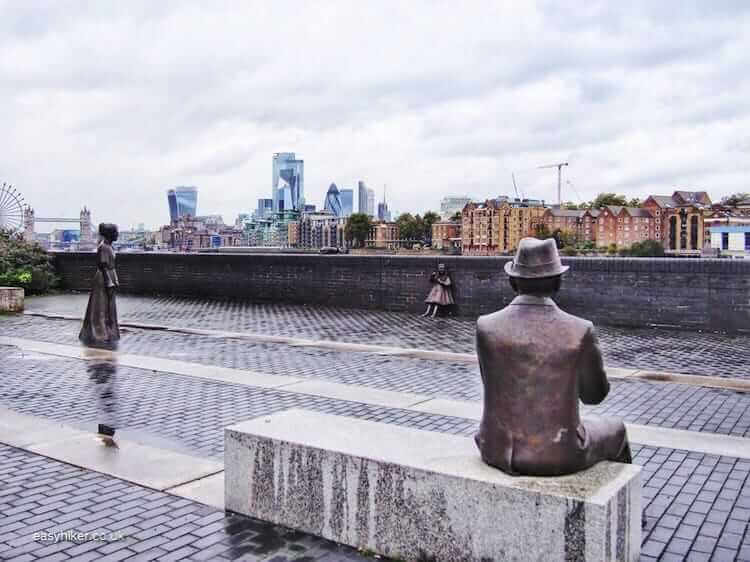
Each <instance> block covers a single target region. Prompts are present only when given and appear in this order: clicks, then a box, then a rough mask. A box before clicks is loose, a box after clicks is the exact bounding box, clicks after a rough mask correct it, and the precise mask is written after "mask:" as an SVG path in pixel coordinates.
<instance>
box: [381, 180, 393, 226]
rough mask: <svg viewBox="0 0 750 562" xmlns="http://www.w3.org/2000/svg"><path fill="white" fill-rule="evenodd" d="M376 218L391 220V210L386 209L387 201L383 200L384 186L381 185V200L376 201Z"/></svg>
mask: <svg viewBox="0 0 750 562" xmlns="http://www.w3.org/2000/svg"><path fill="white" fill-rule="evenodd" d="M378 220H379V221H385V222H391V212H390V211H389V210H388V203H386V202H385V186H383V202H382V203H378Z"/></svg>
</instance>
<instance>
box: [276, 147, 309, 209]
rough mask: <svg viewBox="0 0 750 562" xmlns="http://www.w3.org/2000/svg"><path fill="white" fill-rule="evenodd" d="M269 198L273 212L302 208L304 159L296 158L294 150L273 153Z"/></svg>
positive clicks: (303, 197)
mask: <svg viewBox="0 0 750 562" xmlns="http://www.w3.org/2000/svg"><path fill="white" fill-rule="evenodd" d="M271 198H272V199H273V212H274V213H279V212H282V211H301V210H302V209H303V205H304V201H305V161H304V160H297V157H296V156H295V154H294V152H277V153H275V154H274V155H273V178H272V187H271Z"/></svg>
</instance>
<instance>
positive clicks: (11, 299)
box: [0, 287, 24, 312]
mask: <svg viewBox="0 0 750 562" xmlns="http://www.w3.org/2000/svg"><path fill="white" fill-rule="evenodd" d="M23 298H24V290H23V288H22V287H0V312H23Z"/></svg>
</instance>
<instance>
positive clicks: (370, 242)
mask: <svg viewBox="0 0 750 562" xmlns="http://www.w3.org/2000/svg"><path fill="white" fill-rule="evenodd" d="M367 246H368V247H369V248H388V249H391V250H393V249H396V248H398V247H399V246H400V240H399V229H398V224H396V223H395V222H384V221H380V222H374V223H372V226H370V235H369V236H368V237H367Z"/></svg>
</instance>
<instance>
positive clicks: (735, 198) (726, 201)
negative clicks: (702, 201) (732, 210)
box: [721, 193, 750, 207]
mask: <svg viewBox="0 0 750 562" xmlns="http://www.w3.org/2000/svg"><path fill="white" fill-rule="evenodd" d="M745 199H750V193H733V194H732V195H727V196H726V197H722V198H721V204H722V205H726V206H727V207H736V206H737V204H738V203H739V202H740V201H744V200H745Z"/></svg>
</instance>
